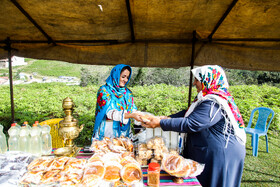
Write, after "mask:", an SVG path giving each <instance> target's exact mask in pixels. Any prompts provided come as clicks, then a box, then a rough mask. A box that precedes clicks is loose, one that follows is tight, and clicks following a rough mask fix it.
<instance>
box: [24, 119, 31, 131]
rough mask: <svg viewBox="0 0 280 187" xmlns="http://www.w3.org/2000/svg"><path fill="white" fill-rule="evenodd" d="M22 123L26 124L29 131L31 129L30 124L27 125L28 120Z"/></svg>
mask: <svg viewBox="0 0 280 187" xmlns="http://www.w3.org/2000/svg"><path fill="white" fill-rule="evenodd" d="M23 124H24V125H26V127H27V128H28V130H29V131H31V126H30V125H28V122H27V121H25V122H23Z"/></svg>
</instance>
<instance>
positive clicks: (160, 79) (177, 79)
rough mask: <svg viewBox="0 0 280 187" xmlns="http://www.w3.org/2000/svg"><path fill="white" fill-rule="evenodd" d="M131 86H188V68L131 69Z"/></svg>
mask: <svg viewBox="0 0 280 187" xmlns="http://www.w3.org/2000/svg"><path fill="white" fill-rule="evenodd" d="M132 71H133V74H132V78H131V82H130V84H131V85H141V86H142V85H154V84H167V85H173V86H182V85H189V77H190V75H189V74H190V71H189V68H185V67H184V68H178V69H174V68H132Z"/></svg>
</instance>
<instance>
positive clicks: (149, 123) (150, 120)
mask: <svg viewBox="0 0 280 187" xmlns="http://www.w3.org/2000/svg"><path fill="white" fill-rule="evenodd" d="M141 118H142V121H143V123H142V126H143V127H146V128H156V127H160V118H159V117H156V116H150V115H149V116H141Z"/></svg>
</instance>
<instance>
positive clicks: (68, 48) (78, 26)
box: [0, 0, 280, 119]
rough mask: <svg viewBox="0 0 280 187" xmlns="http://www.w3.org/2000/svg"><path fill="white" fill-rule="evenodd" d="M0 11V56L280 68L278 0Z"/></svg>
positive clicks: (69, 0)
mask: <svg viewBox="0 0 280 187" xmlns="http://www.w3.org/2000/svg"><path fill="white" fill-rule="evenodd" d="M1 10H2V13H1V15H0V59H1V58H6V57H7V56H8V57H9V59H10V58H11V56H12V55H16V56H22V57H29V58H35V59H49V60H61V61H66V62H71V63H79V64H95V65H98V64H99V65H115V64H119V63H126V64H129V65H131V66H138V67H172V68H177V67H184V66H191V67H193V66H194V65H197V66H199V65H205V64H218V65H221V66H222V67H226V68H233V69H246V70H267V71H280V63H278V61H279V60H278V59H280V30H279V28H280V2H279V0H267V1H256V0H239V1H238V0H107V1H106V0H48V1H42V0H2V1H1ZM9 67H10V69H9V71H10V80H12V70H11V61H10V66H9ZM190 81H192V77H191V78H190ZM11 82H12V81H10V89H11V105H12V107H11V109H12V119H14V111H13V110H14V109H13V90H12V89H13V88H12V83H11ZM190 89H191V87H190ZM190 93H191V92H190ZM189 102H190V95H189Z"/></svg>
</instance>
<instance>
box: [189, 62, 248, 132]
mask: <svg viewBox="0 0 280 187" xmlns="http://www.w3.org/2000/svg"><path fill="white" fill-rule="evenodd" d="M192 72H193V74H194V76H195V78H197V80H199V81H200V82H201V83H202V94H203V96H206V95H208V94H214V95H217V96H219V97H220V98H223V99H225V100H227V103H228V105H229V107H230V110H231V112H232V114H233V116H234V118H235V120H236V121H237V123H238V126H239V128H241V129H243V128H245V125H244V122H243V119H242V116H241V114H240V112H239V109H238V107H237V106H236V104H235V102H234V98H233V97H232V96H231V94H230V93H229V92H228V90H227V89H228V86H229V85H228V82H227V78H226V75H225V72H224V70H223V69H222V68H221V67H220V66H217V65H213V66H210V65H207V66H202V67H199V68H195V69H193V70H192Z"/></svg>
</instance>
